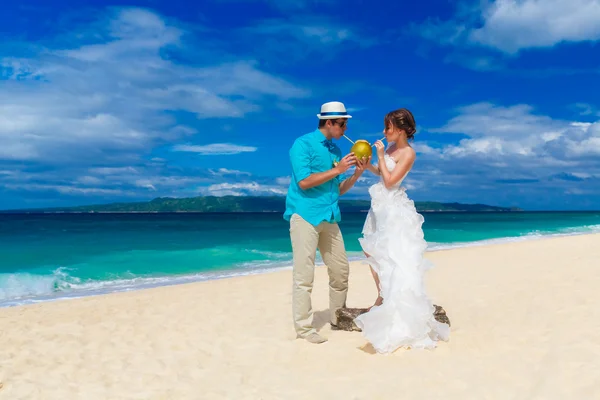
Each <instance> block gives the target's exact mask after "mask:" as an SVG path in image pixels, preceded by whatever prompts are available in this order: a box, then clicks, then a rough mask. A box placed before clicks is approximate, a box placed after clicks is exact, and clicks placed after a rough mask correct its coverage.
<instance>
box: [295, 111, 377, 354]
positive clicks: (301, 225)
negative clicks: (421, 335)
mask: <svg viewBox="0 0 600 400" xmlns="http://www.w3.org/2000/svg"><path fill="white" fill-rule="evenodd" d="M317 117H318V118H319V126H318V128H317V129H316V130H314V131H313V132H310V133H307V134H305V135H303V136H300V137H299V138H297V139H296V140H295V141H294V144H293V145H292V148H291V149H290V161H291V164H292V178H291V182H290V186H289V189H288V193H287V198H286V210H285V213H284V216H283V217H284V218H285V219H286V220H287V221H289V222H290V238H291V242H292V251H293V253H294V269H293V292H292V313H293V317H294V328H295V329H296V333H297V337H299V338H303V339H306V340H307V341H309V342H310V343H323V342H326V341H327V339H325V338H324V337H322V336H321V335H319V334H318V333H317V331H316V330H315V328H314V327H313V326H312V321H311V317H312V314H313V311H312V303H311V293H312V288H313V281H314V273H315V255H316V251H317V248H318V249H319V252H320V253H321V257H322V258H323V261H324V262H325V265H327V272H328V274H329V312H330V321H331V324H332V325H334V326H335V325H336V324H337V320H336V315H335V311H336V309H338V308H341V307H344V306H345V303H346V296H347V293H348V274H349V271H350V268H349V265H348V258H347V257H346V249H345V247H344V239H343V237H342V233H341V232H340V228H339V226H338V224H337V223H338V222H339V221H340V220H341V215H340V209H339V206H338V197H339V196H340V195H343V194H344V193H346V192H347V191H348V190H349V189H350V188H351V187H352V186H354V184H355V183H356V181H357V180H358V178H359V177H360V176H361V175H362V173H363V172H364V170H365V169H366V164H367V162H361V161H358V160H357V159H356V156H355V155H354V154H352V153H350V154H348V155H346V156H345V157H342V152H341V151H340V148H339V147H338V146H337V145H336V144H335V143H333V141H332V139H336V140H337V139H340V138H341V137H342V136H343V135H344V132H345V131H346V127H347V124H348V120H349V119H350V118H352V116H350V115H349V114H348V113H347V112H346V107H345V106H344V104H343V103H340V102H337V101H334V102H329V103H325V104H323V105H322V106H321V113H320V114H317ZM352 166H355V167H356V168H355V170H354V173H353V174H352V176H351V177H349V178H347V179H344V173H345V172H346V171H347V170H348V169H349V168H350V167H352Z"/></svg>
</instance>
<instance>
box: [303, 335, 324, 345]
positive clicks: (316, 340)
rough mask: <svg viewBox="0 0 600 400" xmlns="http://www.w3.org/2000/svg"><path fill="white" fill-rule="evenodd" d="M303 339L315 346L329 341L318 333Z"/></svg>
mask: <svg viewBox="0 0 600 400" xmlns="http://www.w3.org/2000/svg"><path fill="white" fill-rule="evenodd" d="M303 339H305V340H306V341H308V342H310V343H314V344H319V343H325V342H326V341H327V339H326V338H324V337H323V336H321V335H319V334H318V333H311V334H310V335H308V336H305V337H303Z"/></svg>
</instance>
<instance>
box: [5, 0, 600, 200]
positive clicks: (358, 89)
mask: <svg viewBox="0 0 600 400" xmlns="http://www.w3.org/2000/svg"><path fill="white" fill-rule="evenodd" d="M396 3H397V4H393V3H392V2H390V3H388V4H386V5H385V6H377V7H375V6H372V5H371V3H369V2H364V1H352V0H347V1H344V2H341V1H338V0H279V1H276V0H269V1H258V0H256V1H253V0H205V1H203V2H200V3H198V4H196V5H194V4H193V2H189V1H186V2H184V1H179V0H170V1H159V0H154V1H143V2H142V1H137V2H136V1H133V2H128V3H123V2H115V1H87V2H85V1H65V0H63V1H54V2H52V4H50V3H49V2H47V1H37V2H36V1H29V2H10V3H7V4H3V6H2V7H3V11H2V13H0V33H1V34H2V37H3V41H2V43H1V44H0V139H1V140H2V146H0V209H11V208H30V207H48V206H66V205H77V204H96V203H106V202H113V201H139V200H149V199H152V198H155V197H159V196H173V197H189V196H198V195H226V194H234V195H271V194H277V195H283V194H285V192H286V190H287V186H288V183H289V176H290V167H289V161H288V150H289V147H290V145H291V144H292V142H293V140H294V139H295V138H296V137H298V136H299V135H302V134H304V133H307V132H309V131H311V130H313V129H315V128H316V124H317V118H316V114H317V113H318V111H319V108H320V105H321V104H322V103H324V102H327V101H332V100H336V101H342V102H344V103H345V104H346V106H347V107H348V108H349V109H350V111H351V113H352V114H353V116H354V118H353V119H352V120H351V123H350V124H349V129H348V131H347V134H348V136H349V137H350V138H352V139H354V140H356V139H361V138H363V139H367V140H370V141H373V140H375V139H377V138H379V137H381V135H380V132H381V130H382V128H383V126H382V121H383V116H384V115H385V114H386V113H387V112H388V111H391V110H393V109H396V108H399V107H407V108H409V109H410V110H412V111H413V113H414V115H415V118H416V120H417V125H418V132H417V135H416V137H415V142H414V147H415V149H416V150H417V154H418V158H417V162H416V164H415V167H414V169H413V171H412V172H411V173H410V174H409V176H408V178H407V179H406V181H405V184H406V186H407V187H408V189H409V192H408V193H409V196H410V197H411V198H413V199H415V200H433V201H458V202H464V203H486V204H494V205H502V206H519V207H523V208H525V209H536V210H537V209H600V123H599V120H600V100H599V99H600V97H598V93H600V63H599V61H600V52H599V50H600V49H599V48H598V41H599V40H600V25H599V24H598V23H597V21H598V20H600V1H599V0H570V1H562V0H561V1H559V0H546V1H543V2H540V1H533V0H520V1H507V0H504V1H495V2H493V1H464V2H448V1H424V2H396ZM338 143H339V145H340V147H341V148H342V151H344V152H347V151H348V150H349V143H348V142H345V141H340V142H338ZM375 179H377V178H375V177H373V176H370V175H367V174H365V175H364V178H362V179H361V181H360V182H359V183H358V184H357V185H356V187H355V188H354V189H352V190H351V191H350V192H349V194H348V195H347V197H348V198H368V192H367V188H368V186H369V185H371V184H372V183H374V182H375Z"/></svg>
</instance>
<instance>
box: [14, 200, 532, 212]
mask: <svg viewBox="0 0 600 400" xmlns="http://www.w3.org/2000/svg"><path fill="white" fill-rule="evenodd" d="M339 204H340V209H341V211H342V212H361V211H367V210H368V209H369V207H370V201H369V200H340V202H339ZM415 206H416V208H417V210H418V211H419V212H428V211H429V212H452V211H454V212H456V211H462V212H486V211H487V212H499V211H500V212H511V211H523V210H521V209H520V208H516V207H496V206H490V205H486V204H461V203H438V202H434V201H424V202H415ZM284 210H285V197H282V196H222V197H216V196H199V197H188V198H172V197H158V198H156V199H153V200H150V201H145V202H134V203H110V204H97V205H84V206H75V207H55V208H36V209H24V210H11V211H10V212H11V213H18V212H28V213H174V212H196V213H217V212H220V213H225V212H254V213H256V212H283V211H284Z"/></svg>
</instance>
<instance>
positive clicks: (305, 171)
mask: <svg viewBox="0 0 600 400" xmlns="http://www.w3.org/2000/svg"><path fill="white" fill-rule="evenodd" d="M290 161H291V163H292V171H293V172H294V176H295V177H296V183H297V182H300V181H301V180H303V179H306V178H308V177H309V176H310V174H311V173H312V168H311V161H312V154H311V151H310V148H309V146H308V145H307V144H306V143H305V142H303V141H301V140H297V141H296V142H295V143H294V144H293V145H292V148H291V149H290Z"/></svg>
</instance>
